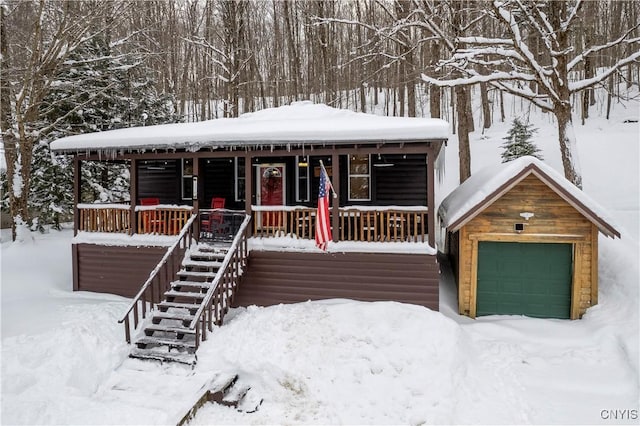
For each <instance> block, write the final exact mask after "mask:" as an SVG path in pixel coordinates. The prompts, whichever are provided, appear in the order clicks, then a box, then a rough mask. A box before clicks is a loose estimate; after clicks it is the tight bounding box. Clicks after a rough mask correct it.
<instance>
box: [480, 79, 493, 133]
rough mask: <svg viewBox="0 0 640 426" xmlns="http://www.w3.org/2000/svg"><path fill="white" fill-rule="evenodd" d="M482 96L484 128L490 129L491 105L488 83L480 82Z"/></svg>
mask: <svg viewBox="0 0 640 426" xmlns="http://www.w3.org/2000/svg"><path fill="white" fill-rule="evenodd" d="M480 98H481V99H482V121H483V125H482V128H483V129H488V128H489V127H491V107H490V106H489V93H488V89H487V83H480Z"/></svg>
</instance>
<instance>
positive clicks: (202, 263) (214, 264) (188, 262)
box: [182, 256, 224, 269]
mask: <svg viewBox="0 0 640 426" xmlns="http://www.w3.org/2000/svg"><path fill="white" fill-rule="evenodd" d="M223 258H224V256H223ZM182 266H184V267H187V268H188V267H198V268H211V269H214V268H220V267H221V266H222V262H218V261H217V260H194V259H193V258H191V259H185V260H184V261H183V262H182Z"/></svg>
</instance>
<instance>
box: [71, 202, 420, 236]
mask: <svg viewBox="0 0 640 426" xmlns="http://www.w3.org/2000/svg"><path fill="white" fill-rule="evenodd" d="M251 207H252V208H251V211H250V212H249V214H250V215H251V219H252V220H251V223H252V225H251V234H252V236H254V237H258V238H274V237H290V238H295V239H309V240H314V239H315V218H316V209H315V208H311V207H307V206H281V207H279V206H251ZM132 212H133V213H132ZM194 214H196V215H197V219H196V221H197V224H198V226H197V231H196V232H197V236H196V239H198V240H200V241H226V240H230V239H232V238H233V235H234V234H235V233H236V231H237V230H238V228H239V226H240V223H241V222H242V219H243V218H244V216H245V214H246V212H245V211H239V210H228V209H202V210H198V211H196V210H195V209H194V208H193V207H192V206H180V205H165V204H158V205H153V206H140V205H135V206H133V208H132V206H130V205H129V204H124V203H122V204H79V205H78V206H77V216H78V224H77V225H78V226H77V231H79V232H99V233H120V234H126V235H134V234H140V235H163V236H172V235H178V233H179V232H180V230H181V229H182V227H183V226H184V225H185V224H186V223H187V221H188V220H189V218H190V217H191V216H192V215H194ZM330 214H331V218H332V222H333V218H334V216H337V219H338V226H337V227H335V228H333V229H332V231H333V236H334V241H335V242H338V241H358V242H361V241H362V242H405V243H413V242H421V243H425V242H428V240H429V232H428V217H429V211H428V208H426V207H422V206H406V207H403V206H378V207H372V206H345V207H339V208H338V210H337V215H336V214H335V213H333V211H330ZM336 230H337V231H336Z"/></svg>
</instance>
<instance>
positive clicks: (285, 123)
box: [51, 101, 449, 152]
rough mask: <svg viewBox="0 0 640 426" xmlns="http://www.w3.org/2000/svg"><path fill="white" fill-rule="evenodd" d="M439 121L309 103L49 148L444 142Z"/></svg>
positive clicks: (82, 138)
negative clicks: (380, 114) (354, 110)
mask: <svg viewBox="0 0 640 426" xmlns="http://www.w3.org/2000/svg"><path fill="white" fill-rule="evenodd" d="M448 134H449V124H448V123H447V122H446V121H444V120H440V119H433V118H409V117H384V116H378V115H372V114H364V113H357V112H353V111H349V110H344V109H336V108H332V107H329V106H327V105H324V104H314V103H312V102H310V101H304V102H295V103H293V104H291V105H287V106H282V107H278V108H269V109H264V110H261V111H258V112H253V113H247V114H243V115H241V116H240V117H238V118H220V119H215V120H208V121H202V122H197V123H176V124H162V125H157V126H147V127H131V128H126V129H118V130H110V131H105V132H97V133H86V134H81V135H74V136H68V137H65V138H61V139H58V140H56V141H54V142H52V143H51V149H52V150H53V151H57V152H78V151H86V150H89V151H92V150H122V149H125V150H146V149H186V150H190V151H197V150H199V149H200V148H202V147H207V148H209V147H237V146H259V145H261V144H266V145H269V144H287V143H305V142H329V143H340V142H353V141H407V142H410V141H426V140H446V139H447V137H448Z"/></svg>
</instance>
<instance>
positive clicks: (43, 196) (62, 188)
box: [29, 142, 73, 231]
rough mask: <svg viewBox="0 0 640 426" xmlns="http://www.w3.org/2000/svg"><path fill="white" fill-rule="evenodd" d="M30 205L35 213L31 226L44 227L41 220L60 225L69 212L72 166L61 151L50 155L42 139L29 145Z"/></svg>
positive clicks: (58, 226) (67, 217)
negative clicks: (30, 157)
mask: <svg viewBox="0 0 640 426" xmlns="http://www.w3.org/2000/svg"><path fill="white" fill-rule="evenodd" d="M32 164H33V170H32V175H31V192H30V194H29V198H30V203H29V204H30V208H32V209H33V210H34V211H36V212H38V213H37V220H35V219H34V223H33V228H36V229H38V230H40V231H43V230H44V225H45V224H51V225H52V226H53V228H55V229H60V223H61V222H63V221H65V220H68V219H69V218H70V217H71V214H72V212H73V176H72V174H73V168H72V167H71V164H70V161H69V158H68V157H67V156H64V155H56V156H53V155H52V154H51V152H50V151H49V146H48V145H47V144H46V143H42V142H41V143H39V144H36V145H35V146H34V149H33V160H32Z"/></svg>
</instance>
